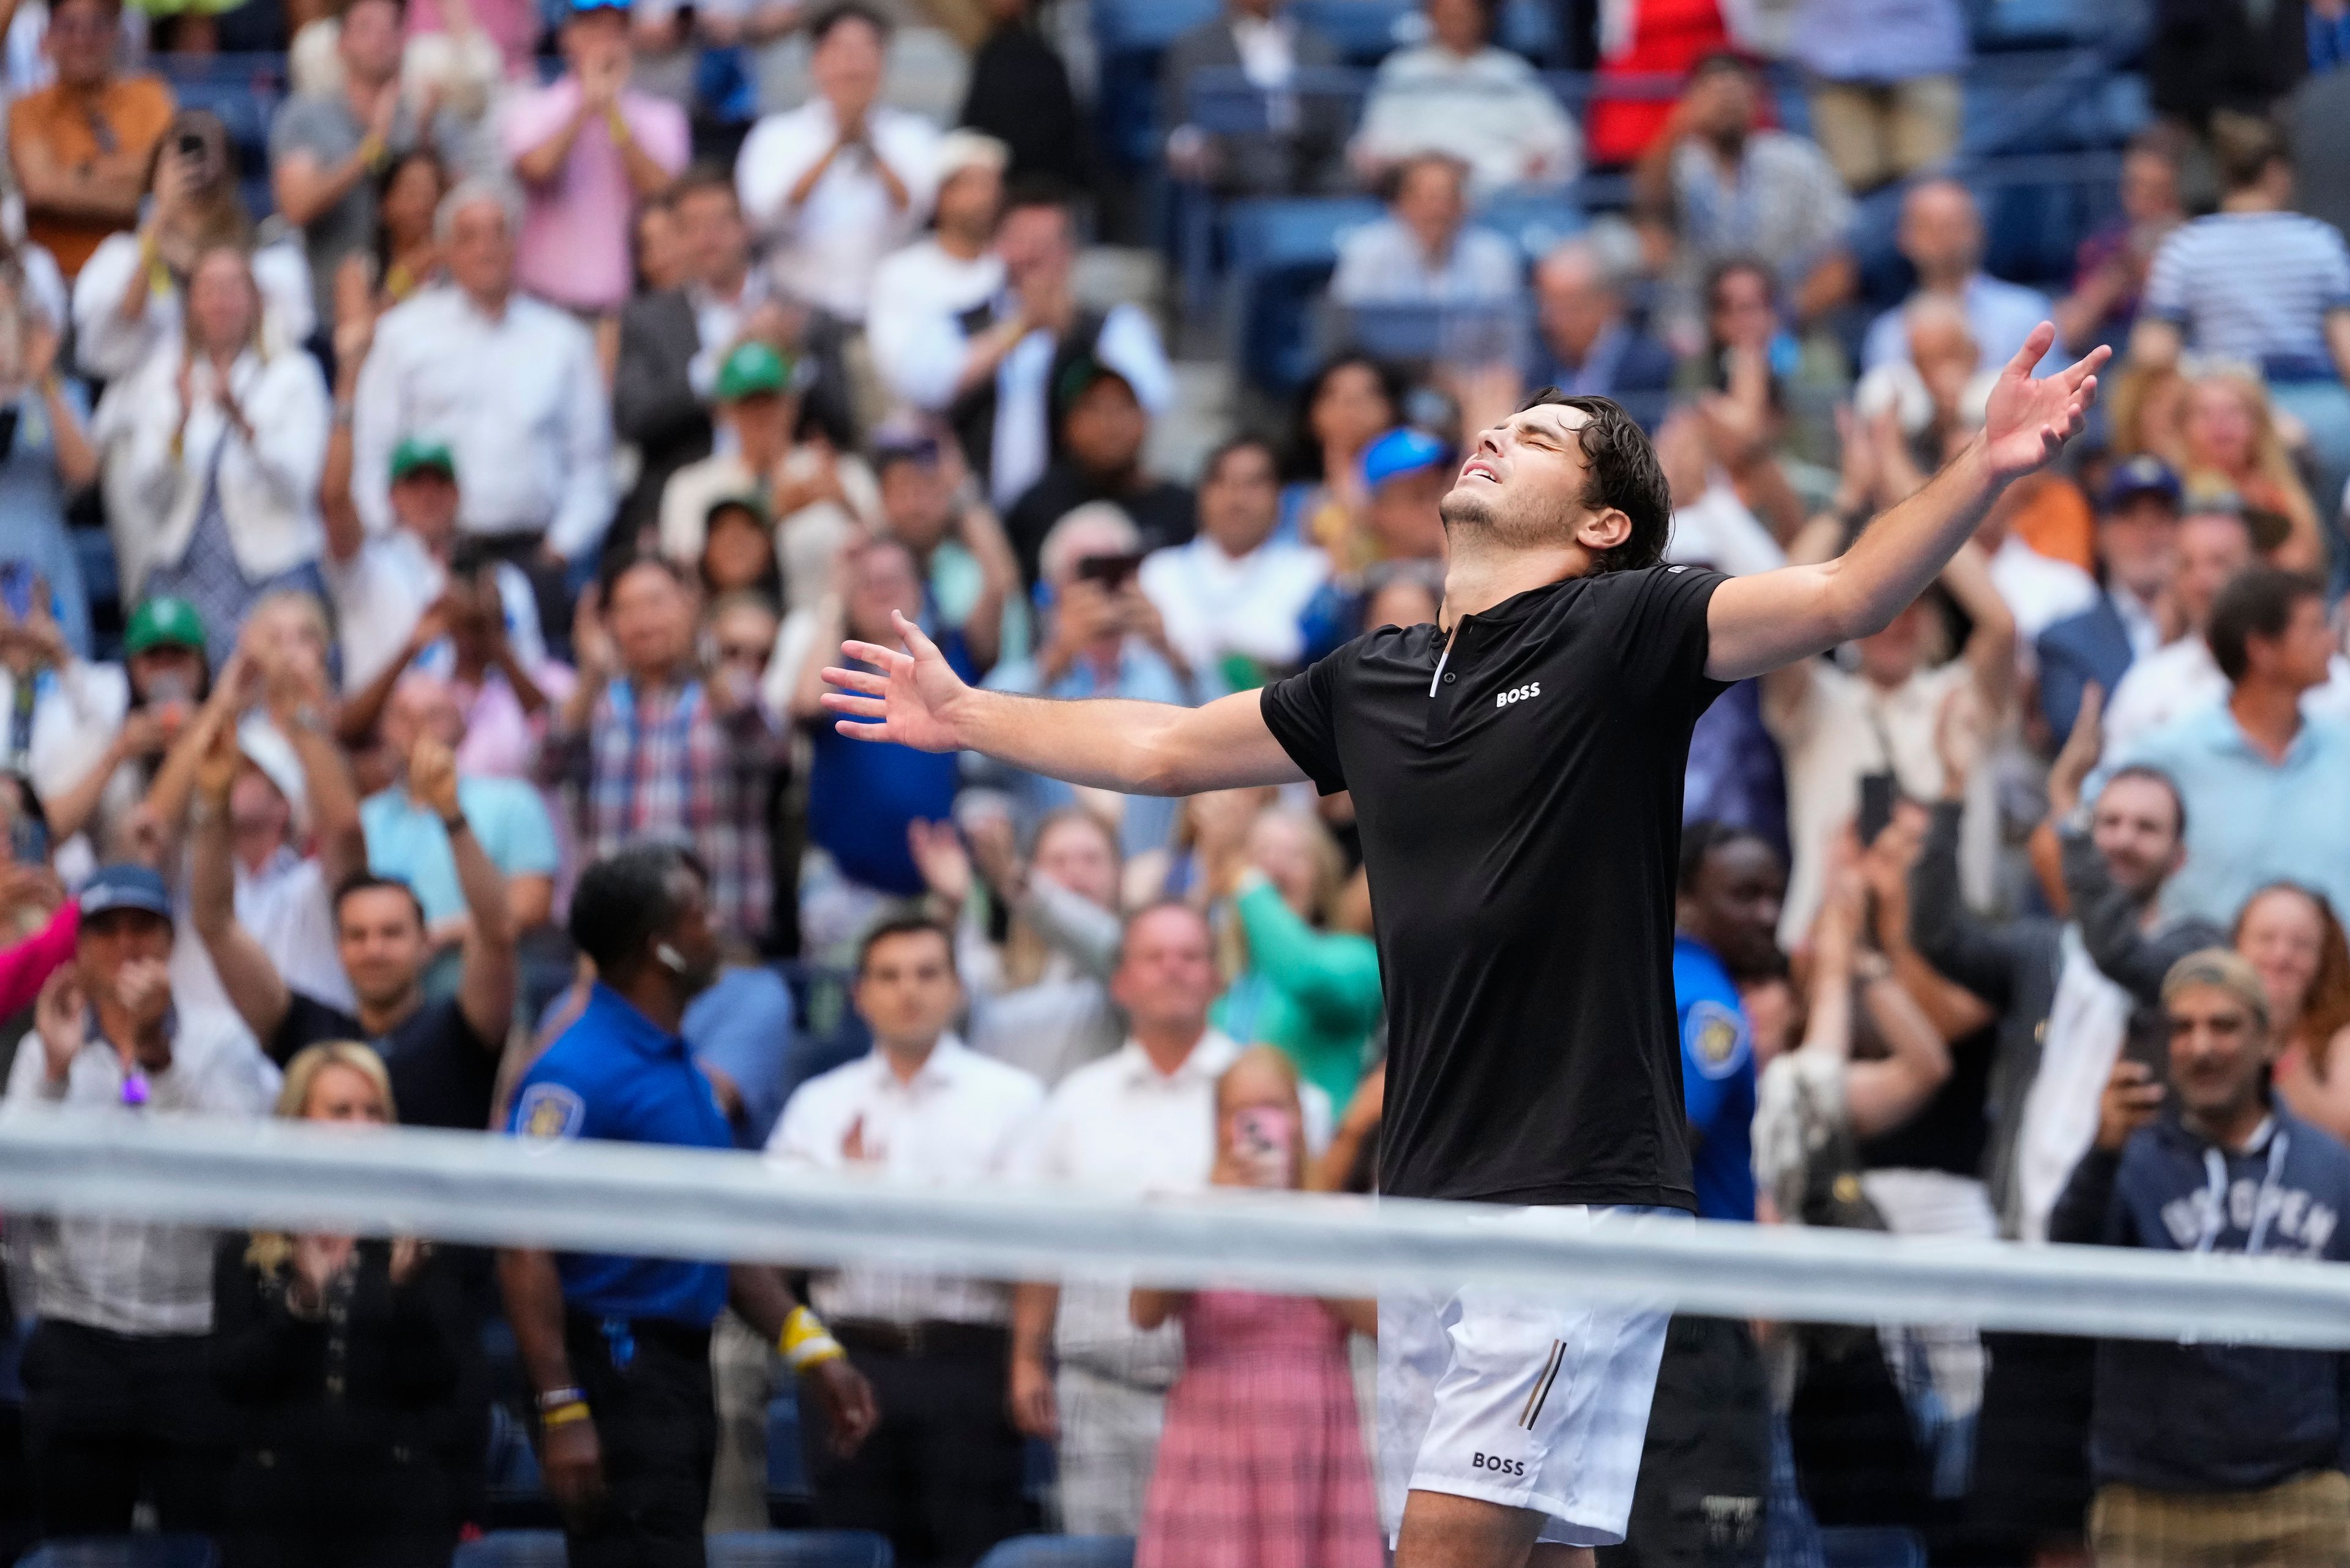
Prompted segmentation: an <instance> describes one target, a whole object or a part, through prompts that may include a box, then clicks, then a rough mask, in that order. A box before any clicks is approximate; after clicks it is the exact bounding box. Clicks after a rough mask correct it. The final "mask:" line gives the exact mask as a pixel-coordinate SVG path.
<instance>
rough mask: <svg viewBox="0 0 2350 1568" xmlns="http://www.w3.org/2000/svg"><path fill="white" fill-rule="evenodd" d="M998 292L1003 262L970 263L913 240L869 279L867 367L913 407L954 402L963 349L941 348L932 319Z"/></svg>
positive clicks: (977, 259)
mask: <svg viewBox="0 0 2350 1568" xmlns="http://www.w3.org/2000/svg"><path fill="white" fill-rule="evenodd" d="M1002 292H1003V257H1001V256H999V255H997V254H995V253H994V252H993V251H983V252H981V253H980V254H978V255H976V256H973V257H972V259H970V260H969V261H965V260H964V259H963V258H962V257H961V256H956V255H950V254H947V252H946V249H945V247H944V246H942V245H941V244H939V242H938V241H937V239H935V238H930V239H920V240H916V241H915V242H914V243H913V244H910V245H908V246H907V247H906V248H905V249H903V250H901V251H897V252H893V253H892V254H890V255H889V257H888V259H886V260H884V261H883V262H882V264H881V265H880V267H879V269H878V270H876V271H875V273H874V274H873V294H872V298H871V300H870V302H869V303H868V306H867V307H866V312H865V339H866V342H867V343H868V344H869V345H870V346H871V348H872V349H873V368H874V369H876V370H878V371H879V372H880V375H881V380H882V383H883V384H884V385H885V386H887V387H888V388H889V390H890V392H891V394H892V395H893V396H896V397H899V398H903V399H904V400H906V401H908V402H910V403H912V404H913V405H914V406H915V407H917V408H923V409H942V408H944V407H946V406H947V404H948V403H950V402H951V401H952V400H954V394H955V380H956V379H957V378H958V377H959V376H961V374H962V359H963V355H962V343H961V342H959V341H956V340H954V339H953V338H952V337H948V338H947V339H946V342H947V347H948V348H949V349H951V352H942V351H941V350H940V348H939V345H940V342H941V336H942V335H941V333H939V332H938V330H937V329H936V326H935V323H936V321H937V320H938V319H939V318H941V317H943V318H945V319H947V320H949V321H952V320H954V319H955V318H956V317H960V316H962V315H963V314H964V313H965V312H966V311H969V310H972V309H974V308H976V307H977V306H983V305H985V304H986V303H987V302H988V301H989V300H991V299H993V298H994V297H995V296H997V295H998V294H1000V293H1002Z"/></svg>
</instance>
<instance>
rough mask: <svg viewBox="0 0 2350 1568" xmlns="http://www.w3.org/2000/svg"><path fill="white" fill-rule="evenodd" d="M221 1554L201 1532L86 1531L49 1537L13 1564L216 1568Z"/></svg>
mask: <svg viewBox="0 0 2350 1568" xmlns="http://www.w3.org/2000/svg"><path fill="white" fill-rule="evenodd" d="M219 1563H220V1554H219V1553H218V1552H215V1551H213V1543H212V1542H211V1541H209V1540H207V1539H206V1538H205V1537H203V1536H201V1535H86V1536H77V1537H74V1538H73V1539H70V1540H65V1541H49V1542H43V1543H42V1544H40V1545H38V1546H36V1547H35V1548H33V1550H32V1551H30V1552H26V1554H25V1555H24V1556H22V1557H19V1558H18V1559H16V1568H219Z"/></svg>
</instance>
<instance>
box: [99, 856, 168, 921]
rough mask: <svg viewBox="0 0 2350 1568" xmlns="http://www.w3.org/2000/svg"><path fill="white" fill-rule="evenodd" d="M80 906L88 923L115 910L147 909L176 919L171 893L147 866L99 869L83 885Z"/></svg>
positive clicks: (120, 866) (153, 913)
mask: <svg viewBox="0 0 2350 1568" xmlns="http://www.w3.org/2000/svg"><path fill="white" fill-rule="evenodd" d="M79 902H80V904H81V918H82V919H85V920H87V919H90V918H91V917H93V916H96V915H103V914H105V913H107V912H108V911H109V910H112V909H143V910H145V911H146V912H147V913H148V914H151V915H160V916H161V917H162V918H163V919H167V920H168V919H171V918H172V893H171V889H169V888H165V887H164V886H163V878H162V877H158V876H157V875H156V874H155V873H154V872H152V871H150V870H149V869H147V867H144V866H131V865H118V866H101V867H99V868H98V869H97V870H96V871H94V872H92V873H91V874H90V878H89V880H88V882H86V883H84V884H83V885H82V889H81V898H80V899H79Z"/></svg>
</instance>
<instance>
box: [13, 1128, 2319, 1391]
mask: <svg viewBox="0 0 2350 1568" xmlns="http://www.w3.org/2000/svg"><path fill="white" fill-rule="evenodd" d="M0 1212H5V1213H7V1214H10V1215H26V1214H59V1215H87V1216H111V1217H117V1218H127V1219H138V1220H154V1221H169V1222H185V1223H193V1224H203V1225H217V1226H234V1227H238V1228H247V1229H249V1228H256V1227H272V1228H284V1229H310V1230H327V1231H348V1232H353V1233H357V1234H362V1235H397V1234H412V1235H420V1236H427V1237H432V1238H435V1239H439V1240H442V1241H460V1242H473V1243H480V1244H495V1243H504V1244H513V1245H527V1246H536V1247H546V1248H553V1249H556V1250H568V1251H601V1252H619V1253H632V1254H645V1255H654V1256H665V1257H686V1258H724V1259H731V1260H735V1261H741V1262H778V1263H789V1264H795V1265H803V1266H825V1265H831V1264H837V1263H844V1262H879V1263H892V1264H898V1265H900V1266H905V1265H919V1266H920V1267H922V1268H925V1269H929V1270H932V1271H936V1272H946V1273H959V1274H968V1275H975V1276H979V1277H983V1278H993V1279H1037V1280H1057V1279H1060V1278H1063V1277H1064V1276H1066V1275H1071V1274H1107V1275H1115V1276H1118V1277H1123V1278H1130V1279H1134V1280H1138V1281H1140V1282H1147V1283H1152V1284H1163V1285H1170V1286H1196V1285H1205V1284H1224V1285H1248V1286H1255V1287H1260V1288H1263V1289H1269V1290H1278V1291H1296V1292H1312V1293H1321V1294H1340V1293H1344V1294H1357V1295H1367V1294H1374V1293H1377V1292H1378V1291H1379V1290H1381V1289H1383V1288H1391V1287H1397V1286H1406V1285H1419V1286H1426V1285H1438V1286H1450V1285H1457V1284H1460V1283H1461V1282H1467V1281H1472V1280H1473V1281H1478V1282H1485V1283H1491V1284H1502V1285H1510V1286H1523V1287H1528V1288H1533V1289H1539V1290H1544V1291H1551V1292H1561V1293H1574V1294H1578V1295H1600V1296H1609V1297H1624V1298H1631V1299H1636V1300H1639V1301H1644V1302H1648V1303H1655V1304H1659V1305H1661V1304H1669V1305H1671V1306H1672V1307H1674V1308H1676V1309H1678V1310H1682V1311H1687V1312H1692V1313H1700V1314H1715V1315H1721V1316H1732V1317H1752V1318H1773V1319H1781V1320H1788V1321H1805V1322H1825V1323H1872V1324H1874V1323H1904V1322H1907V1323H1968V1324H1977V1325H1980V1326H1981V1327H1985V1328H2002V1329H2021V1330H2037V1331H2042V1332H2048V1333H2058V1334H2098V1335H2106V1336H2113V1337H2123V1338H2143V1339H2165V1340H2180V1339H2201V1340H2205V1341H2211V1340H2228V1341H2235V1342H2262V1343H2272V1344H2283V1345H2308V1346H2312V1347H2319V1348H2329V1349H2345V1348H2350V1266H2345V1265H2339V1264H2327V1263H2315V1262H2303V1261H2299V1260H2287V1259H2277V1258H2244V1257H2236V1256H2224V1257H2223V1256H2197V1255H2189V1254H2180V1253H2173V1252H2154V1251H2133V1250H2123V1249H2117V1248H2095V1247H2023V1246H2017V1245H2013V1244H2010V1243H2003V1242H1990V1241H1932V1240H1922V1239H1917V1238H1897V1237H1890V1236H1882V1235H1874V1234H1867V1233H1863V1232H1856V1231H1815V1230H1805V1229H1801V1228H1797V1227H1792V1226H1769V1227H1765V1226H1757V1225H1722V1224H1695V1225H1692V1224H1690V1223H1687V1222H1682V1221H1677V1220H1639V1219H1629V1218H1627V1219H1626V1220H1622V1221H1621V1222H1620V1223H1615V1224H1608V1225H1602V1226H1598V1227H1585V1228H1569V1227H1566V1226H1562V1225H1560V1224H1558V1223H1556V1222H1555V1220H1551V1219H1549V1218H1548V1217H1545V1216H1544V1215H1543V1214H1542V1213H1541V1212H1540V1211H1538V1210H1537V1211H1526V1210H1517V1211H1512V1210H1496V1209H1489V1208H1486V1207H1484V1206H1482V1205H1471V1204H1442V1203H1422V1202H1408V1201H1401V1200H1384V1201H1378V1202H1373V1201H1370V1200H1367V1199H1341V1198H1327V1197H1319V1196H1305V1195H1292V1194H1257V1193H1222V1192H1220V1193H1216V1194H1211V1195H1208V1196H1203V1197H1199V1198H1187V1199H1149V1200H1145V1201H1140V1202H1137V1201H1131V1200H1120V1199H1102V1198H1092V1197H1087V1196H1086V1195H1084V1194H1082V1193H1071V1192H1066V1191H1062V1190H1055V1189H1037V1188H1020V1187H993V1188H986V1189H966V1190H951V1191H943V1190H938V1189H913V1188H904V1187H889V1186H884V1185H881V1184H879V1183H878V1182H874V1181H869V1180H859V1179H852V1178H845V1177H840V1176H835V1175H827V1174H818V1173H815V1172H809V1171H804V1170H795V1169H785V1168H778V1167H776V1166H775V1165H773V1164H771V1163H769V1162H768V1161H765V1160H764V1159H762V1158H759V1157H757V1156H755V1155H748V1154H721V1153H707V1152H702V1151H694V1150H684V1149H660V1148H649V1147H640V1146H633V1145H624V1144H610V1143H592V1142H566V1143H531V1142H524V1141H520V1140H515V1139H508V1138H499V1137H484V1136H481V1135H478V1134H470V1133H447V1132H428V1131H421V1130H417V1129H410V1128H400V1129H394V1130H382V1129H369V1130H365V1131H353V1130H348V1129H341V1128H335V1127H318V1126H316V1125H314V1124H311V1125H306V1124H302V1123H296V1122H284V1121H272V1122H265V1123H261V1124H257V1125H256V1124H250V1123H241V1124H233V1123H224V1122H205V1121H201V1120H167V1119H164V1118H161V1117H148V1116H135V1115H125V1114H120V1113H111V1112H96V1113H67V1112H58V1113H53V1114H41V1115H36V1116H21V1117H16V1118H12V1119H9V1120H7V1121H5V1122H0Z"/></svg>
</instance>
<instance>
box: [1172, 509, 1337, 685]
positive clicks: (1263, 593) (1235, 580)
mask: <svg viewBox="0 0 2350 1568" xmlns="http://www.w3.org/2000/svg"><path fill="white" fill-rule="evenodd" d="M1329 577H1330V557H1329V556H1326V555H1324V554H1323V553H1322V552H1321V551H1319V550H1316V549H1314V548H1312V547H1311V546H1309V545H1293V544H1286V543H1284V542H1282V541H1279V540H1267V541H1266V542H1265V543H1263V544H1262V545H1258V546H1257V547H1256V548H1255V549H1253V550H1251V551H1250V552H1249V553H1248V554H1247V555H1245V556H1227V555H1226V554H1224V549H1223V546H1222V545H1219V544H1217V543H1216V542H1215V541H1213V540H1212V539H1210V538H1209V537H1208V536H1207V535H1204V534H1202V535H1199V536H1198V537H1197V538H1195V539H1193V540H1192V541H1191V543H1190V544H1188V545H1173V546H1171V547H1170V548H1168V549H1164V550H1155V551H1153V552H1152V553H1151V554H1150V556H1149V558H1148V559H1146V560H1145V561H1144V562H1143V563H1142V571H1141V574H1140V576H1139V577H1138V579H1137V580H1138V581H1139V583H1140V585H1141V587H1142V592H1143V595H1144V597H1147V598H1149V600H1150V602H1151V604H1153V605H1154V606H1156V607H1158V610H1159V618H1160V619H1161V620H1163V621H1164V622H1165V623H1166V625H1167V637H1168V639H1169V640H1170V641H1171V642H1172V643H1174V645H1175V649H1176V651H1178V652H1179V653H1180V654H1182V656H1183V658H1184V659H1185V660H1186V661H1187V662H1188V663H1190V664H1191V665H1192V666H1193V667H1194V668H1198V667H1200V666H1203V665H1211V664H1213V663H1215V662H1216V661H1217V660H1218V659H1222V658H1223V657H1224V656H1225V655H1226V654H1233V653H1236V654H1239V655H1241V656H1242V657H1243V658H1246V659H1254V660H1255V661H1256V662H1257V663H1259V664H1261V665H1264V666H1268V667H1274V668H1278V667H1280V666H1284V665H1289V664H1295V663H1296V662H1297V659H1298V655H1299V654H1300V653H1301V652H1303V651H1304V649H1305V634H1304V633H1303V632H1301V631H1300V630H1299V629H1298V627H1297V618H1298V617H1299V616H1300V615H1302V614H1303V613H1305V606H1306V604H1307V603H1308V602H1309V601H1310V600H1311V599H1312V598H1313V597H1314V596H1315V593H1316V592H1317V591H1319V590H1320V588H1321V587H1322V585H1323V584H1324V583H1326V582H1327V581H1328V580H1329Z"/></svg>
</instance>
